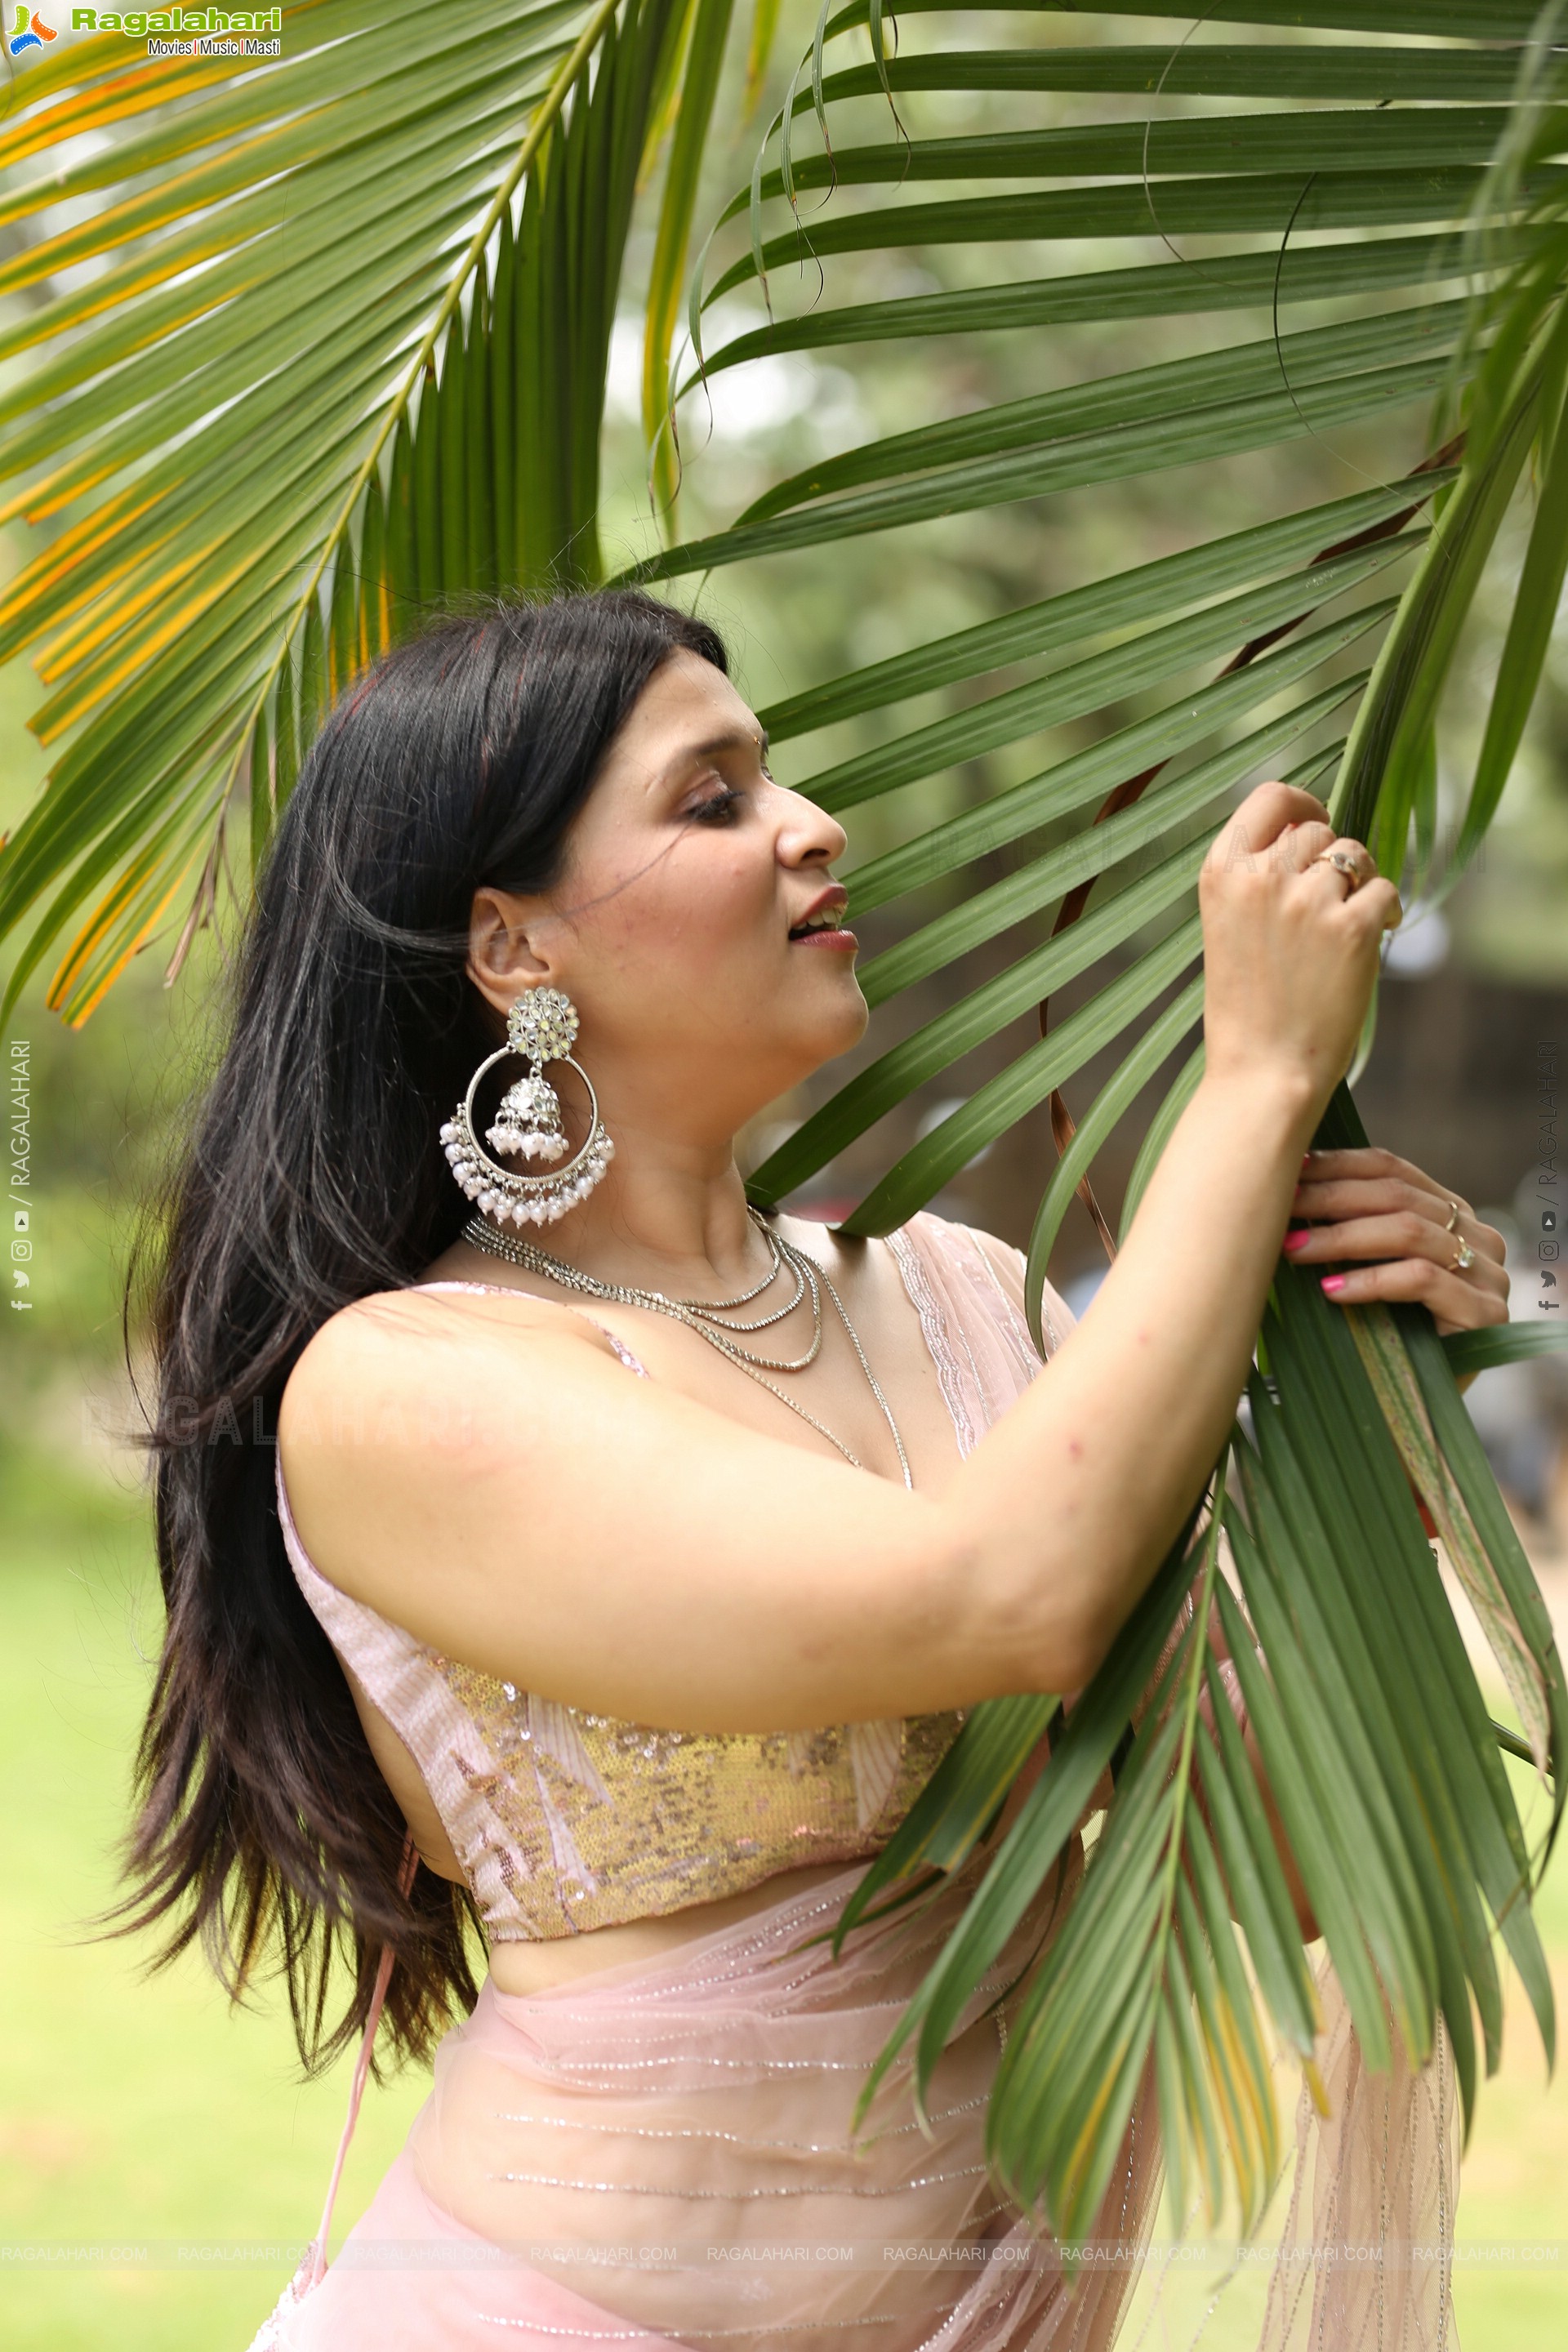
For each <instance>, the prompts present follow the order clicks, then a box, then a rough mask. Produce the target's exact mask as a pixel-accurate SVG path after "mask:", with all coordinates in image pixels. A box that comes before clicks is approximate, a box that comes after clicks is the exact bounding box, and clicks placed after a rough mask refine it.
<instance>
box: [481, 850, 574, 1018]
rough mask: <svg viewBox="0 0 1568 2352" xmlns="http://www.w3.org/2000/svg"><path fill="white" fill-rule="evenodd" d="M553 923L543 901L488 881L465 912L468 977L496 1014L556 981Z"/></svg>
mask: <svg viewBox="0 0 1568 2352" xmlns="http://www.w3.org/2000/svg"><path fill="white" fill-rule="evenodd" d="M559 928H560V927H559V923H558V922H556V921H552V919H551V917H550V916H549V914H548V913H547V911H546V909H545V908H544V906H543V903H542V900H540V899H538V898H522V897H520V896H519V895H518V893H517V892H515V891H511V890H499V889H497V888H495V887H493V886H492V885H491V884H489V883H488V882H487V883H486V884H485V885H484V886H483V887H482V888H480V889H479V890H476V891H475V893H474V902H473V905H472V907H471V908H470V909H469V912H468V978H469V979H470V980H471V981H472V982H473V983H474V986H475V987H476V988H477V989H478V990H479V993H480V995H481V996H482V997H484V998H485V1000H486V1002H487V1003H490V1004H493V1005H494V1006H495V1008H496V1010H497V1012H498V1013H506V1012H507V1011H509V1010H510V1006H511V1004H512V1003H513V1002H514V1000H515V999H516V998H517V997H519V996H521V994H522V992H523V991H524V989H528V988H535V987H539V986H542V985H543V984H544V983H546V982H551V981H555V980H558V972H557V958H556V957H555V955H554V954H553V953H552V948H553V944H554V942H553V934H554V933H555V932H556V931H557V930H558V929H559Z"/></svg>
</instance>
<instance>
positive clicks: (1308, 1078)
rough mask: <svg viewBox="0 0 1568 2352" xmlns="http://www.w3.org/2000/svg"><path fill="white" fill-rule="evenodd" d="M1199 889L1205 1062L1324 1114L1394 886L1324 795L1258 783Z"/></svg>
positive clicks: (1353, 1034)
mask: <svg viewBox="0 0 1568 2352" xmlns="http://www.w3.org/2000/svg"><path fill="white" fill-rule="evenodd" d="M1330 852H1332V853H1333V855H1334V857H1335V859H1336V860H1337V862H1336V863H1334V864H1330V863H1327V862H1326V857H1327V854H1328V853H1330ZM1198 896H1199V902H1200V905H1201V907H1202V909H1203V923H1204V967H1205V981H1204V1043H1205V1066H1206V1068H1207V1070H1208V1071H1209V1072H1210V1073H1211V1074H1212V1075H1213V1076H1215V1078H1217V1079H1219V1080H1221V1081H1222V1082H1223V1081H1225V1080H1226V1079H1231V1078H1239V1079H1240V1080H1241V1081H1242V1082H1243V1083H1244V1084H1246V1085H1249V1086H1256V1085H1257V1084H1258V1081H1259V1080H1260V1079H1268V1078H1276V1079H1283V1080H1285V1082H1286V1083H1287V1084H1288V1085H1289V1086H1290V1087H1294V1088H1296V1089H1298V1090H1299V1091H1300V1093H1301V1094H1302V1095H1303V1097H1304V1098H1305V1099H1306V1100H1307V1102H1308V1103H1309V1105H1310V1108H1311V1109H1312V1111H1313V1113H1314V1114H1315V1113H1316V1112H1317V1111H1321V1108H1323V1106H1324V1104H1326V1103H1327V1101H1328V1099H1329V1097H1330V1095H1331V1093H1332V1092H1333V1089H1334V1087H1335V1086H1336V1085H1337V1083H1338V1081H1339V1080H1340V1079H1341V1078H1342V1076H1343V1075H1344V1073H1345V1071H1346V1070H1347V1069H1348V1068H1349V1066H1350V1063H1351V1059H1352V1055H1353V1054H1354V1052H1355V1048H1356V1041H1357V1039H1358V1038H1359V1036H1360V1034H1361V1028H1362V1023H1363V1020H1364V1018H1365V1016H1366V1008H1367V1004H1368V1003H1369V1001H1370V999H1371V995H1372V988H1373V981H1374V980H1375V979H1376V977H1377V964H1378V949H1379V944H1380V942H1381V940H1382V938H1383V934H1384V931H1385V930H1391V929H1394V926H1395V925H1397V923H1398V921H1399V919H1400V906H1399V893H1398V892H1397V891H1396V890H1395V889H1394V885H1393V884H1392V883H1391V882H1387V881H1384V880H1383V879H1382V878H1381V877H1379V875H1378V872H1377V868H1376V866H1375V865H1374V864H1373V859H1372V856H1371V855H1370V853H1369V852H1368V851H1367V850H1366V849H1365V848H1364V847H1363V845H1362V844H1361V843H1360V842H1358V841H1352V840H1349V839H1347V838H1346V837H1344V836H1343V835H1336V834H1335V832H1334V829H1333V827H1332V825H1331V824H1330V823H1329V821H1328V812H1327V810H1326V809H1325V808H1324V806H1323V804H1322V803H1321V801H1318V800H1314V799H1313V797H1312V795H1311V793H1304V792H1300V791H1298V790H1297V789H1296V787H1295V786H1293V785H1290V784H1259V786H1258V790H1257V791H1256V792H1254V793H1249V794H1248V795H1247V799H1246V800H1245V801H1243V803H1242V804H1241V806H1240V807H1239V808H1238V809H1237V812H1236V814H1235V815H1234V816H1233V817H1232V818H1231V820H1230V822H1229V824H1227V825H1226V826H1225V828H1224V829H1223V831H1222V832H1221V833H1220V834H1219V835H1217V836H1216V837H1215V842H1214V844H1213V845H1212V846H1211V848H1210V850H1209V853H1208V856H1206V857H1205V860H1204V864H1203V869H1202V872H1201V873H1200V875H1199V877H1198ZM1314 1123H1315V1118H1314ZM1309 1132H1310V1129H1309Z"/></svg>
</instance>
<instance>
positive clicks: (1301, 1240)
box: [1281, 1225, 1312, 1257]
mask: <svg viewBox="0 0 1568 2352" xmlns="http://www.w3.org/2000/svg"><path fill="white" fill-rule="evenodd" d="M1311 1238H1312V1230H1311V1227H1310V1225H1297V1226H1296V1227H1295V1228H1294V1229H1293V1230H1292V1231H1291V1232H1289V1233H1288V1234H1286V1236H1285V1239H1284V1242H1283V1244H1281V1246H1282V1247H1283V1249H1284V1252H1285V1255H1286V1256H1287V1257H1291V1256H1293V1255H1295V1253H1296V1251H1297V1250H1300V1249H1305V1248H1306V1246H1307V1244H1308V1243H1309V1242H1310V1240H1311Z"/></svg>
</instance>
